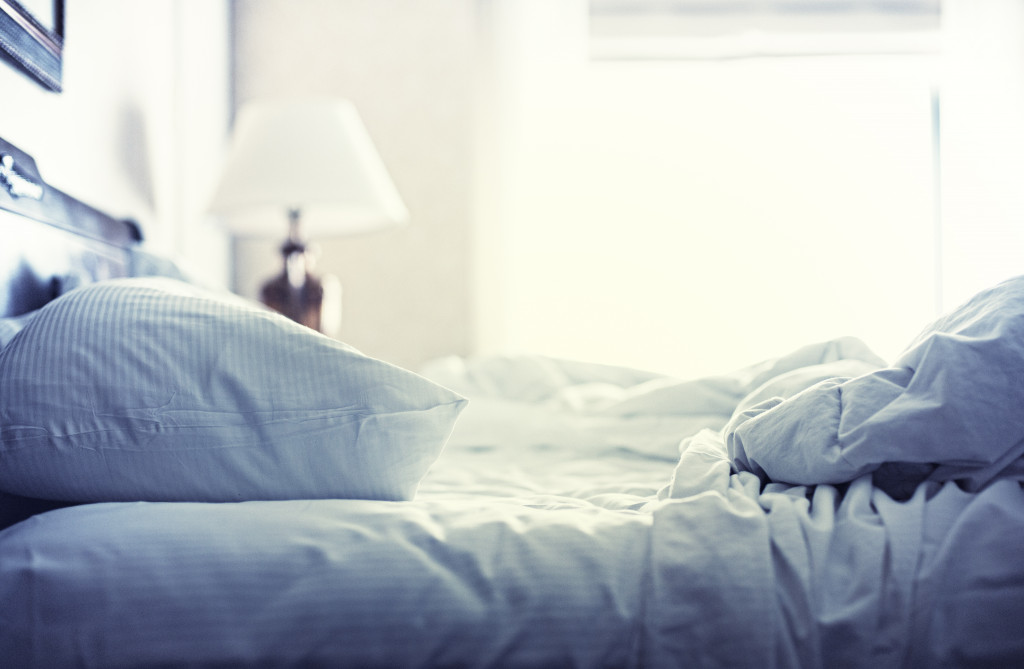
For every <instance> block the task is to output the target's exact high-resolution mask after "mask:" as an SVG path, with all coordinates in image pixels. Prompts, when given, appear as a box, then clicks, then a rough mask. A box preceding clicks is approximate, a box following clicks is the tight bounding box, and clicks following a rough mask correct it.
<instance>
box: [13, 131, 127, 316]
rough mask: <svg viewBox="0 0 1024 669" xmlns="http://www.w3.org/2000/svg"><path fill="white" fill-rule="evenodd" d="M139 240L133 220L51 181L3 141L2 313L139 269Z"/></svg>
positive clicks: (27, 308)
mask: <svg viewBox="0 0 1024 669" xmlns="http://www.w3.org/2000/svg"><path fill="white" fill-rule="evenodd" d="M141 239H142V235H141V232H140V230H139V228H138V226H137V225H136V224H135V223H133V222H132V221H128V220H119V219H116V218H114V217H112V216H109V215H107V214H105V213H103V212H101V211H99V210H97V209H94V208H92V207H90V206H89V205H87V204H85V203H83V202H81V201H79V200H76V199H75V198H73V197H71V196H69V195H67V194H65V193H63V192H61V191H59V190H57V189H56V188H54V187H52V186H50V185H49V184H47V183H46V182H45V181H44V180H43V178H42V176H41V175H40V173H39V169H38V168H37V167H36V163H35V160H33V159H32V157H31V156H30V155H28V154H27V153H25V152H24V151H21V150H20V149H18V148H17V147H16V146H14V145H12V144H10V143H9V142H7V141H5V140H3V139H0V317H4V316H17V315H19V314H22V313H25V312H28V311H31V310H33V309H37V308H39V307H41V306H42V305H43V304H45V303H47V302H49V301H50V300H52V299H53V298H55V297H57V296H58V295H60V294H62V293H64V292H67V291H68V290H70V289H71V288H74V287H75V286H78V285H81V284H83V283H89V282H92V281H98V280H101V279H107V278H114V277H121V276H129V275H132V274H134V273H135V270H134V265H135V263H136V257H135V256H136V253H137V250H136V249H137V245H138V244H139V242H140V241H141Z"/></svg>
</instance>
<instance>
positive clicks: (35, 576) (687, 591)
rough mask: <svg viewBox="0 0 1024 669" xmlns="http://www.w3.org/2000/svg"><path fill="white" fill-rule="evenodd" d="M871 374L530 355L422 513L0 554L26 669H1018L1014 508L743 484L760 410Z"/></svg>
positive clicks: (1021, 590)
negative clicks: (747, 422) (660, 370)
mask: <svg viewBox="0 0 1024 669" xmlns="http://www.w3.org/2000/svg"><path fill="white" fill-rule="evenodd" d="M880 364H881V361H878V360H877V358H875V357H874V356H873V355H872V354H870V352H869V351H867V349H866V348H864V347H863V346H862V345H861V344H859V343H858V342H856V341H853V340H840V341H837V342H829V343H826V344H822V345H815V346H811V347H806V348H805V349H801V350H800V351H797V352H796V353H794V354H793V355H791V356H786V357H785V358H780V359H778V360H773V361H768V362H766V363H764V364H762V365H757V366H754V367H751V368H748V369H744V370H740V371H739V372H736V373H734V374H729V375H725V376H721V377H715V378H711V379H701V380H697V381H680V380H677V379H670V378H666V377H660V376H657V375H654V374H647V373H644V372H636V371H633V370H620V369H616V368H608V367H598V366H587V365H581V364H579V363H568V362H564V361H552V360H546V359H542V358H519V359H489V360H485V361H465V360H447V361H442V362H439V363H438V364H437V365H435V366H434V367H432V368H431V369H428V370H427V373H428V375H429V376H431V377H432V378H434V379H436V380H439V381H441V382H443V383H446V384H447V385H449V386H450V387H452V388H453V389H454V390H457V391H459V392H461V393H462V394H464V395H467V396H468V397H470V400H471V401H470V405H469V407H468V408H467V410H466V411H465V412H464V414H463V416H462V418H461V419H460V422H459V424H458V426H457V427H456V431H455V433H454V434H453V436H452V439H451V441H450V443H449V445H448V447H447V449H446V451H445V453H444V454H443V455H442V457H441V459H440V460H439V461H438V462H437V463H436V465H435V467H434V468H433V470H432V471H431V472H430V474H428V476H427V477H426V478H425V479H424V481H423V482H422V484H421V486H420V490H419V494H418V497H417V499H416V500H415V501H413V502H370V501H359V500H320V501H291V502H247V503H242V504H217V505H210V504H167V503H158V504H145V503H139V504H124V503H121V504H96V505H85V506H79V507H73V508H68V509H61V510H57V511H51V512H48V513H45V514H42V515H39V516H36V517H34V518H32V519H30V520H28V521H25V522H22V523H19V524H17V525H15V526H13V527H11V528H9V529H7V530H5V531H3V532H0V602H3V606H2V607H0V657H5V658H14V659H15V660H16V661H17V663H18V664H20V665H22V666H57V665H62V664H63V665H73V666H102V667H146V666H160V665H165V664H167V663H168V662H174V663H178V664H189V665H191V666H246V667H250V666H361V667H370V666H410V667H412V666H423V667H428V666H446V665H447V666H452V665H457V666H480V667H485V666H496V667H516V666H520V667H538V666H558V667H563V666H566V667H567V666H578V667H604V666H615V667H674V666H722V667H794V666H800V667H830V666H841V665H844V664H845V665H846V666H869V667H872V669H874V668H875V667H888V666H893V667H896V666H986V667H988V666H1013V664H1014V663H1016V662H1018V661H1020V660H1022V659H1024V635H1022V634H1021V633H1020V631H1019V629H1018V627H1019V622H1017V621H1019V620H1020V619H1022V616H1024V576H1021V568H1020V566H1019V556H1020V555H1021V554H1022V551H1024V494H1022V492H1021V488H1020V485H1019V484H1018V483H1017V482H1016V481H1012V480H1002V481H997V482H996V483H994V484H991V485H989V486H987V487H985V488H984V489H982V490H980V491H977V492H973V493H968V492H964V491H963V490H961V489H960V488H958V487H957V485H956V484H955V483H951V482H945V483H943V482H939V481H932V482H926V483H924V484H922V485H920V486H918V487H917V488H916V490H915V492H914V494H913V495H911V496H909V498H907V499H905V500H901V501H896V500H894V499H893V498H892V497H890V496H889V495H888V494H886V493H885V492H884V491H882V490H880V489H879V488H877V487H875V486H874V485H872V481H871V478H870V476H861V477H859V478H856V479H855V480H854V481H852V482H851V483H849V484H841V485H816V486H799V485H793V484H783V483H775V482H768V483H767V484H765V482H764V481H762V480H761V479H759V478H758V476H757V474H756V473H754V472H749V471H737V470H736V468H735V467H734V466H733V465H732V460H731V459H730V455H729V452H728V448H727V445H726V442H725V439H724V435H723V433H722V431H721V428H722V426H724V425H726V423H727V422H728V421H729V420H730V418H731V416H732V414H733V412H734V411H735V410H736V409H737V407H739V408H741V409H742V408H743V407H744V406H748V405H751V404H756V400H757V399H759V397H760V396H761V395H767V396H773V395H782V396H787V395H790V394H793V393H797V392H798V391H800V390H801V389H802V388H804V387H806V386H808V385H811V384H813V383H815V382H816V381H818V380H820V379H821V378H827V377H828V376H830V375H834V372H836V370H837V369H845V370H847V371H849V370H850V369H862V368H867V369H869V370H870V369H874V368H877V367H878V366H879V365H880Z"/></svg>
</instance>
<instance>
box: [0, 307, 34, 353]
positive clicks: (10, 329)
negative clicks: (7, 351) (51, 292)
mask: <svg viewBox="0 0 1024 669" xmlns="http://www.w3.org/2000/svg"><path fill="white" fill-rule="evenodd" d="M35 313H36V312H34V311H30V312H28V313H27V314H22V315H21V316H7V317H5V318H0V349H2V348H3V347H5V346H7V343H8V342H10V341H11V340H12V339H14V335H16V334H18V333H19V332H21V331H22V330H23V329H24V328H25V326H26V325H27V324H28V322H29V321H30V320H32V318H33V317H34V316H35Z"/></svg>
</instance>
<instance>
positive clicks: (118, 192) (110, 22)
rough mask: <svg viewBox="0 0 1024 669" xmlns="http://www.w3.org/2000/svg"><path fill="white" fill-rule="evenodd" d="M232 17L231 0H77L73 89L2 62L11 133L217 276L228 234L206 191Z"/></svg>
mask: <svg viewBox="0 0 1024 669" xmlns="http://www.w3.org/2000/svg"><path fill="white" fill-rule="evenodd" d="M228 27H229V22H228V4H227V2H226V0H148V1H147V2H137V1H136V0H67V4H66V25H65V52H64V92H63V93H61V94H54V93H50V92H46V91H44V90H43V89H42V88H41V87H39V86H37V85H36V84H35V83H34V82H33V81H31V80H29V79H28V78H27V77H24V76H23V75H21V74H20V73H18V72H17V71H15V70H14V69H12V68H9V67H7V66H6V65H5V66H3V67H0V91H2V92H3V113H2V117H0V118H2V120H0V136H2V137H3V138H4V139H6V140H8V141H10V142H11V143H13V144H15V145H16V146H18V147H19V148H21V149H23V150H24V151H27V152H28V153H29V154H31V155H32V156H33V157H34V158H35V159H36V162H37V164H38V165H39V168H40V170H41V171H42V174H43V177H44V178H45V179H46V180H47V181H48V182H49V183H51V184H53V185H54V186H56V187H57V188H60V189H61V190H64V191H66V192H68V193H70V194H71V195H74V196H75V197H77V198H79V199H81V200H84V201H86V202H88V203H90V204H92V205H94V206H96V207H99V208H101V209H104V210H106V211H109V212H110V213H112V214H114V215H117V216H126V217H132V218H135V219H136V220H138V221H139V222H140V223H142V224H143V228H144V230H145V233H146V235H147V239H148V240H149V242H150V243H151V244H152V245H153V246H154V247H155V248H156V249H157V250H159V251H161V252H164V253H169V254H172V255H181V256H183V257H184V260H185V264H187V265H189V266H192V267H195V268H198V269H199V271H198V272H197V275H198V276H199V278H201V279H203V280H207V281H209V282H211V283H218V284H226V281H227V276H228V264H227V262H226V260H227V242H226V240H225V238H224V235H223V233H222V232H221V231H220V230H218V229H217V228H216V227H213V226H212V225H210V224H209V222H208V221H206V220H205V219H204V217H203V216H202V214H201V211H202V205H201V204H200V201H201V200H203V199H205V197H206V191H208V189H209V188H210V187H211V184H210V183H209V182H210V179H211V178H212V177H211V175H210V170H211V169H213V166H215V165H216V164H217V162H218V161H219V157H220V152H221V151H222V150H223V142H224V135H225V132H226V125H227V113H228V101H229V96H230V88H229V83H230V77H229V60H228V56H229V48H228V47H229V42H230V35H229V32H228Z"/></svg>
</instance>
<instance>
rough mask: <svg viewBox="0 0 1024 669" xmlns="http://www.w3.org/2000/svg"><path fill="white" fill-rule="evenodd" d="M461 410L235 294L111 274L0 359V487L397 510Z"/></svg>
mask: <svg viewBox="0 0 1024 669" xmlns="http://www.w3.org/2000/svg"><path fill="white" fill-rule="evenodd" d="M465 402H466V400H465V399H463V398H462V397H461V396H459V395H457V394H455V393H453V392H451V391H449V390H447V389H446V388H443V387H441V386H439V385H436V384H434V383H433V382H430V381H428V380H426V379H424V378H422V377H420V376H418V375H416V374H413V373H412V372H408V371H406V370H404V369H400V368H398V367H395V366H393V365H390V364H388V363H385V362H382V361H380V360H375V359H373V358H370V357H368V356H365V355H363V354H361V353H360V352H358V351H356V350H355V349H353V348H352V347H350V346H348V345H346V344H343V343H341V342H339V341H336V340H333V339H330V338H328V337H325V336H323V335H321V334H319V333H317V332H314V331H313V330H310V329H308V328H306V327H304V326H302V325H299V324H297V323H294V322H292V321H290V320H288V319H287V318H285V317H283V316H280V315H278V314H276V313H272V312H270V311H268V310H265V309H263V308H262V307H260V306H259V305H255V304H252V303H249V302H247V301H245V300H242V299H241V298H237V297H234V296H230V295H227V294H223V295H222V294H219V293H211V292H208V291H204V290H202V289H199V288H197V287H194V286H192V285H189V284H186V283H184V282H181V281H177V280H174V279H168V278H145V279H137V278H136V279H114V280H110V281H105V282H100V283H96V284H92V285H88V286H85V287H82V288H79V289H77V290H73V291H71V292H69V293H67V294H66V295H63V296H61V297H59V298H58V299H56V300H54V301H53V302H51V303H49V304H48V305H46V306H45V307H43V308H42V309H40V310H39V312H38V313H37V315H36V316H35V317H34V318H33V319H32V320H31V321H30V322H29V323H28V325H27V326H26V327H25V329H24V330H23V331H22V332H21V335H20V336H19V337H17V338H15V339H14V340H13V341H12V342H11V343H10V344H9V345H8V346H7V347H6V348H4V349H3V350H2V351H0V490H3V491H6V492H9V493H13V494H17V495H24V496H27V497H35V498H42V499H50V500H66V501H75V502H99V501H129V500H150V501H208V502H224V501H240V500H256V499H296V498H301V499H307V498H365V499H384V500H406V499H411V498H412V497H413V496H414V494H415V491H416V487H417V485H418V483H419V480H420V479H421V478H422V476H423V475H424V474H425V473H426V471H427V469H428V468H429V467H430V465H431V464H432V463H433V462H434V460H435V459H436V458H437V456H438V455H439V454H440V452H441V449H442V448H443V446H444V444H445V441H446V440H447V438H448V436H449V434H450V433H451V430H452V428H453V427H454V424H455V420H456V418H457V416H458V414H459V412H460V411H461V410H462V408H463V406H464V405H465Z"/></svg>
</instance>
